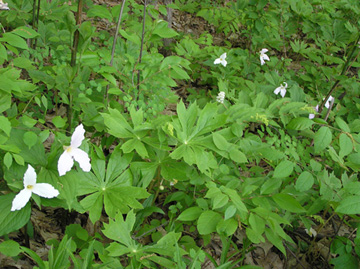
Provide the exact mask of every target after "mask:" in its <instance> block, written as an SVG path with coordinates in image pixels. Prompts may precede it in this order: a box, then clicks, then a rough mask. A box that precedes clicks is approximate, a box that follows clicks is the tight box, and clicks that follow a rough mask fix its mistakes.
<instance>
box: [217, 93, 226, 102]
mask: <svg viewBox="0 0 360 269" xmlns="http://www.w3.org/2000/svg"><path fill="white" fill-rule="evenodd" d="M224 99H225V92H219V94H218V96H217V97H216V101H217V102H219V103H221V104H223V103H224Z"/></svg>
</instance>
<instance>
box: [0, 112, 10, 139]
mask: <svg viewBox="0 0 360 269" xmlns="http://www.w3.org/2000/svg"><path fill="white" fill-rule="evenodd" d="M0 129H1V130H3V131H4V133H5V134H6V135H7V136H10V132H11V123H10V121H9V120H8V118H6V117H4V116H0Z"/></svg>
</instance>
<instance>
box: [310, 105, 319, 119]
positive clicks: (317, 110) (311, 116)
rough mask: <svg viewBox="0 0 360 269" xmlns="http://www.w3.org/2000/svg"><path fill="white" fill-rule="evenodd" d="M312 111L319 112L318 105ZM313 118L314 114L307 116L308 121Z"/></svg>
mask: <svg viewBox="0 0 360 269" xmlns="http://www.w3.org/2000/svg"><path fill="white" fill-rule="evenodd" d="M314 109H315V111H316V112H319V105H317V106H316V107H315V108H314ZM313 118H315V114H309V119H310V120H312V119H313Z"/></svg>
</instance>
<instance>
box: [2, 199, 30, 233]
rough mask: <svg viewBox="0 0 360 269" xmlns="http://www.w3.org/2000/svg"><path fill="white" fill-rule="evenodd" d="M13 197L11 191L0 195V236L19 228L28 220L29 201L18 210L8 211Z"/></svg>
mask: <svg viewBox="0 0 360 269" xmlns="http://www.w3.org/2000/svg"><path fill="white" fill-rule="evenodd" d="M14 197H15V194H13V193H10V194H5V195H2V196H0V236H3V235H6V234H9V233H11V232H12V231H16V230H18V229H20V228H21V227H23V226H24V225H25V224H26V223H28V221H29V220H30V214H31V206H30V203H27V204H26V206H25V207H23V208H22V209H20V210H16V211H10V209H11V205H12V201H13V200H14Z"/></svg>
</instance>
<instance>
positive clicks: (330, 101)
mask: <svg viewBox="0 0 360 269" xmlns="http://www.w3.org/2000/svg"><path fill="white" fill-rule="evenodd" d="M324 99H325V98H323V100H324ZM334 100H335V98H334V97H332V96H331V95H330V96H329V98H328V99H327V101H326V103H325V107H326V108H327V109H329V107H330V103H333V102H334Z"/></svg>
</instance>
